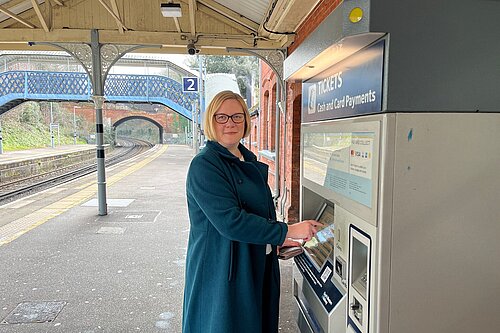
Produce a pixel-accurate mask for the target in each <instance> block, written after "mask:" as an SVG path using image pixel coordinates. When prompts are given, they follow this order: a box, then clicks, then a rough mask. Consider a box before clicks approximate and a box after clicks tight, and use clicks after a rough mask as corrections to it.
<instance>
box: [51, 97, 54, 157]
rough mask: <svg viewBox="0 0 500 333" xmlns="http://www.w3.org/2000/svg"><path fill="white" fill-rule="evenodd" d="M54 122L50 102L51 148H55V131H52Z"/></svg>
mask: <svg viewBox="0 0 500 333" xmlns="http://www.w3.org/2000/svg"><path fill="white" fill-rule="evenodd" d="M53 121H54V116H53V115H52V102H50V146H51V147H52V148H54V147H55V142H54V130H53V129H52V123H53Z"/></svg>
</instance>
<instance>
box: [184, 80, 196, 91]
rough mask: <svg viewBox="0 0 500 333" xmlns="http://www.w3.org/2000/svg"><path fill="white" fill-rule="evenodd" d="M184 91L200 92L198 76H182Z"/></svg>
mask: <svg viewBox="0 0 500 333" xmlns="http://www.w3.org/2000/svg"><path fill="white" fill-rule="evenodd" d="M182 91H183V92H198V78H197V77H183V78H182Z"/></svg>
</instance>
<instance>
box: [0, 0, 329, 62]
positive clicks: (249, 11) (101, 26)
mask: <svg viewBox="0 0 500 333" xmlns="http://www.w3.org/2000/svg"><path fill="white" fill-rule="evenodd" d="M318 2H319V0H250V1H249V0H217V1H215V0H0V50H24V49H28V48H31V49H32V50H33V49H37V50H42V49H44V50H50V49H51V48H50V47H49V46H47V45H35V46H34V47H30V46H28V42H60V43H81V42H84V43H90V38H91V33H90V31H91V30H92V29H97V30H98V31H99V40H100V42H101V43H103V44H106V43H109V44H127V45H147V46H148V48H147V49H146V50H144V49H142V50H141V52H145V51H146V52H163V53H180V54H182V53H186V52H187V51H186V46H187V45H188V44H191V43H193V44H194V45H195V47H196V48H197V49H198V50H200V51H201V53H202V54H220V53H225V52H226V50H225V48H226V47H229V48H256V49H278V48H285V47H287V46H289V45H290V44H291V43H292V42H293V39H294V32H295V31H296V30H297V28H298V27H299V25H300V24H301V23H302V21H303V20H304V19H305V17H306V16H307V15H308V14H309V13H310V12H311V11H312V10H313V9H314V7H315V6H316V5H317V4H318ZM161 3H177V4H180V6H181V11H182V16H181V17H179V18H173V17H163V16H162V14H161V11H160V5H161Z"/></svg>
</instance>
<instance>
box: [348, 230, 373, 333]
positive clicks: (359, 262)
mask: <svg viewBox="0 0 500 333" xmlns="http://www.w3.org/2000/svg"><path fill="white" fill-rule="evenodd" d="M349 244H350V249H349V262H350V266H349V267H350V274H349V286H348V295H349V296H348V298H349V303H348V304H349V305H348V320H347V323H348V326H351V328H352V329H354V330H355V331H356V332H360V333H368V329H369V319H370V266H371V265H370V258H371V256H370V254H371V240H370V238H369V236H368V235H367V234H365V233H363V232H362V231H361V230H359V229H358V228H356V227H355V226H353V225H351V227H350V241H349Z"/></svg>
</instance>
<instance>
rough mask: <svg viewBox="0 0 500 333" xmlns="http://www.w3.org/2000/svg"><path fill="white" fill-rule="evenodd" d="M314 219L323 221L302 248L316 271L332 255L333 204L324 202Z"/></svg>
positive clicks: (333, 244)
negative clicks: (320, 226)
mask: <svg viewBox="0 0 500 333" xmlns="http://www.w3.org/2000/svg"><path fill="white" fill-rule="evenodd" d="M316 220H318V221H319V222H321V223H323V227H322V229H320V230H319V231H318V232H317V233H316V235H315V236H314V237H313V238H312V239H311V240H310V241H308V242H306V243H305V244H304V250H305V253H306V254H307V256H308V257H309V258H310V259H311V261H312V262H313V264H314V266H316V269H317V270H318V271H320V270H321V268H322V267H323V265H324V264H325V262H326V260H327V259H328V258H329V257H330V256H331V255H332V253H333V248H334V246H335V243H334V223H333V222H334V214H333V206H331V205H328V204H324V205H323V207H322V209H321V210H320V213H319V214H318V216H317V217H316Z"/></svg>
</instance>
